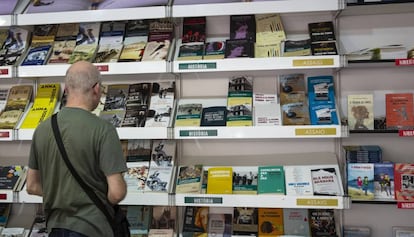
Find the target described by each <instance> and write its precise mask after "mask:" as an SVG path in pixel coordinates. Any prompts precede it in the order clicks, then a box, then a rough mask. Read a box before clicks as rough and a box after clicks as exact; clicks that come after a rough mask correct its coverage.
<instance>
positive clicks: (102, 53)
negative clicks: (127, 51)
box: [94, 43, 124, 63]
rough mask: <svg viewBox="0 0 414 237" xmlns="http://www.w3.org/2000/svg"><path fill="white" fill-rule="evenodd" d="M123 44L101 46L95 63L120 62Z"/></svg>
mask: <svg viewBox="0 0 414 237" xmlns="http://www.w3.org/2000/svg"><path fill="white" fill-rule="evenodd" d="M123 47H124V46H123V45H122V43H120V44H105V45H99V46H98V51H97V52H96V56H95V59H94V62H95V63H115V62H117V61H118V59H119V56H120V55H121V51H122V49H123Z"/></svg>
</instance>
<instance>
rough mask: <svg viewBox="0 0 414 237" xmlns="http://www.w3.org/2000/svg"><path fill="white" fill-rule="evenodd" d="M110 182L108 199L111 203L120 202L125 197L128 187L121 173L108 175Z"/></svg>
mask: <svg viewBox="0 0 414 237" xmlns="http://www.w3.org/2000/svg"><path fill="white" fill-rule="evenodd" d="M106 180H107V182H108V200H109V202H110V203H111V204H113V205H115V204H118V203H119V202H120V201H122V200H123V199H124V198H125V195H126V192H127V187H126V183H125V180H124V177H123V176H122V174H121V173H116V174H111V175H109V176H106Z"/></svg>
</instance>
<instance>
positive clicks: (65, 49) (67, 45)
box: [47, 39, 76, 64]
mask: <svg viewBox="0 0 414 237" xmlns="http://www.w3.org/2000/svg"><path fill="white" fill-rule="evenodd" d="M75 47H76V40H74V39H73V40H70V39H69V40H60V41H55V42H54V43H53V49H52V53H51V54H50V57H49V60H48V62H47V63H48V64H55V63H61V64H64V63H69V59H70V57H71V55H72V53H73V52H74V51H75Z"/></svg>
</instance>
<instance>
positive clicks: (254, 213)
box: [233, 207, 258, 236]
mask: <svg viewBox="0 0 414 237" xmlns="http://www.w3.org/2000/svg"><path fill="white" fill-rule="evenodd" d="M257 231H258V208H255V207H234V212H233V235H250V236H253V235H254V236H256V235H257Z"/></svg>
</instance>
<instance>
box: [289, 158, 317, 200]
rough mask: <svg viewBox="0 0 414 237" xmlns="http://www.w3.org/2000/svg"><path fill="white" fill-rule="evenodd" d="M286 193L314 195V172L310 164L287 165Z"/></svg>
mask: <svg viewBox="0 0 414 237" xmlns="http://www.w3.org/2000/svg"><path fill="white" fill-rule="evenodd" d="M283 168H284V172H285V186H286V195H288V196H289V195H291V196H306V195H313V186H312V174H311V169H310V167H309V166H303V165H285V166H284V167H283Z"/></svg>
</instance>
